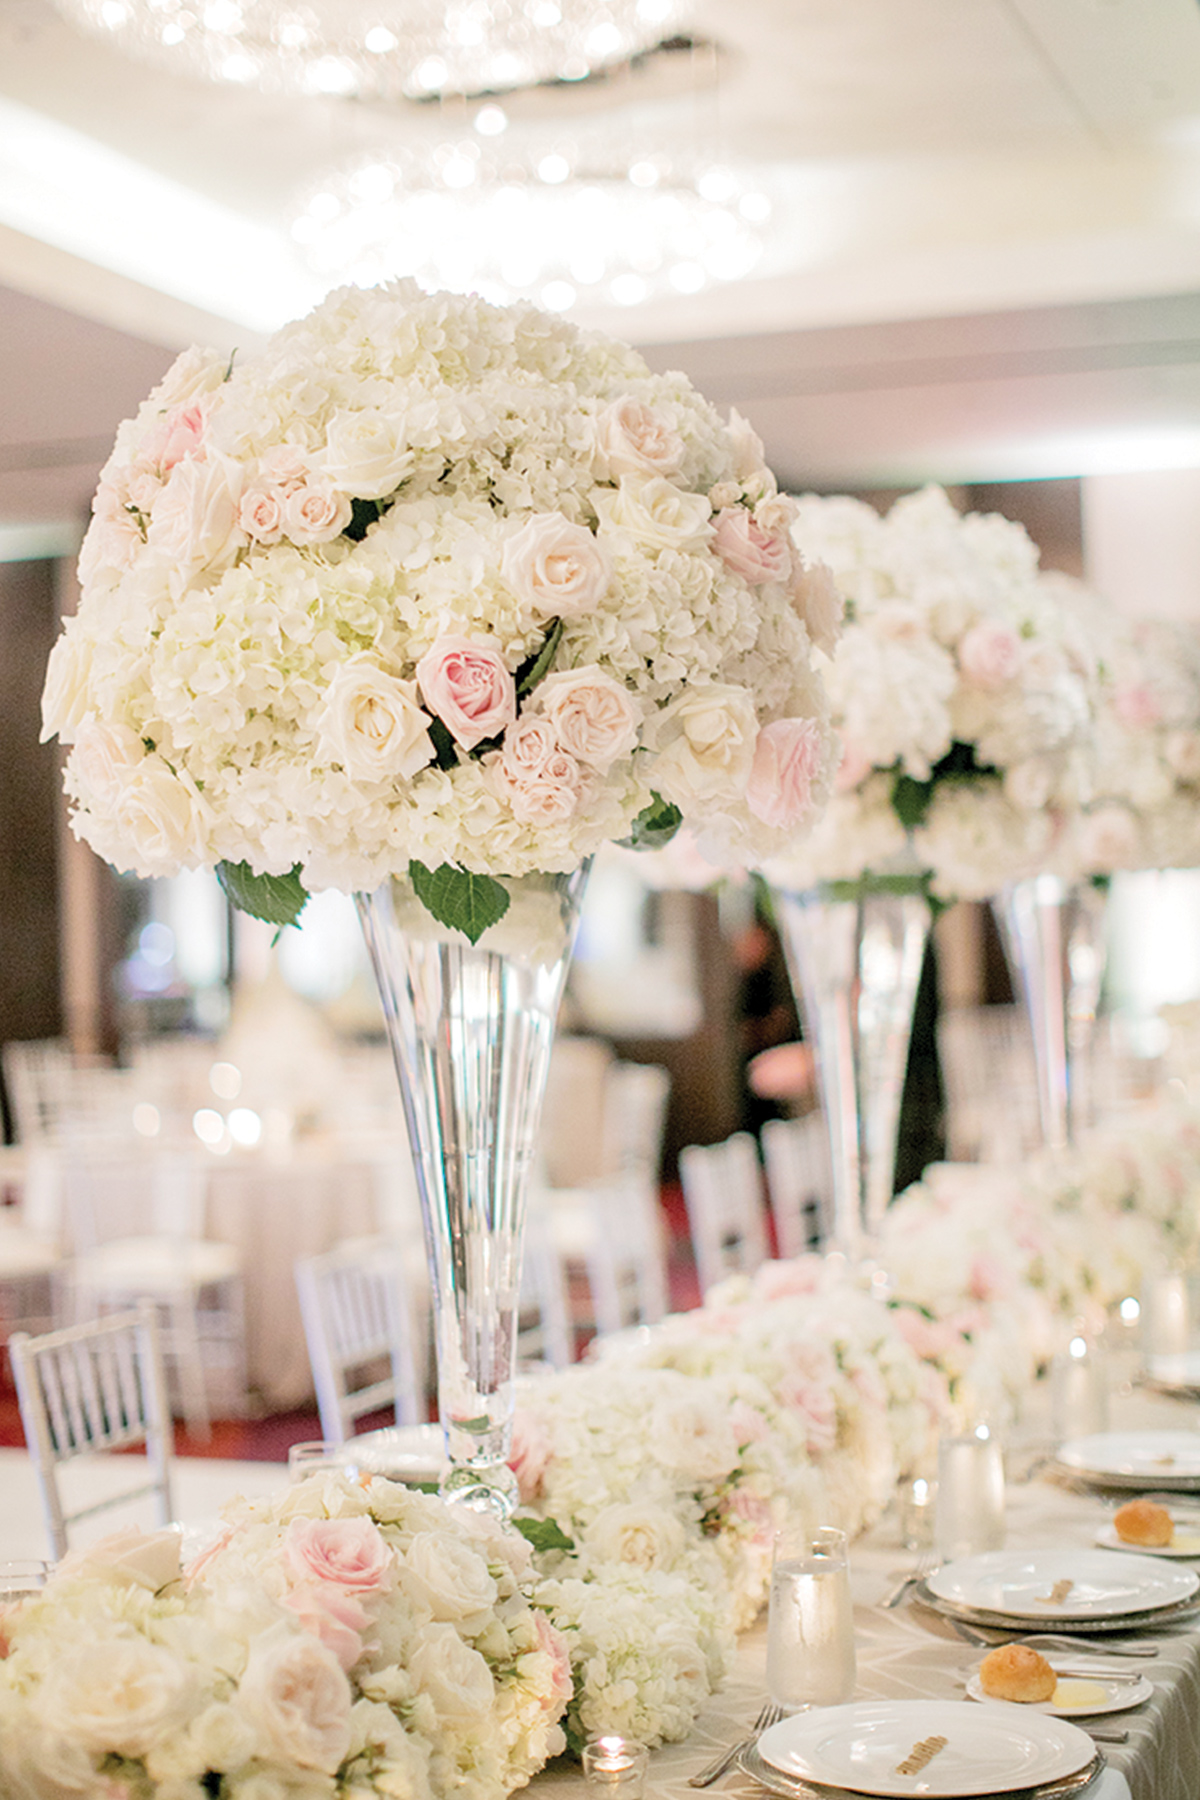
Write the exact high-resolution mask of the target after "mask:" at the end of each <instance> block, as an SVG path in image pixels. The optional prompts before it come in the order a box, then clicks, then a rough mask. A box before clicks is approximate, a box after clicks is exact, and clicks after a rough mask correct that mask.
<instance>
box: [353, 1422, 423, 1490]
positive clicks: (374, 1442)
mask: <svg viewBox="0 0 1200 1800" xmlns="http://www.w3.org/2000/svg"><path fill="white" fill-rule="evenodd" d="M342 1449H343V1451H344V1452H345V1453H346V1455H347V1459H348V1460H349V1459H350V1458H353V1460H354V1461H355V1462H357V1463H358V1465H359V1467H360V1468H363V1469H368V1470H369V1471H370V1472H371V1474H372V1475H387V1476H389V1477H390V1478H391V1480H393V1481H411V1482H421V1483H425V1484H428V1483H431V1482H438V1481H440V1480H441V1479H442V1476H443V1475H444V1474H445V1471H446V1440H445V1437H444V1435H443V1433H442V1428H441V1426H440V1425H388V1426H385V1427H384V1429H383V1430H382V1431H360V1432H359V1433H358V1435H357V1437H351V1438H347V1439H346V1442H345V1443H344V1444H343V1446H342Z"/></svg>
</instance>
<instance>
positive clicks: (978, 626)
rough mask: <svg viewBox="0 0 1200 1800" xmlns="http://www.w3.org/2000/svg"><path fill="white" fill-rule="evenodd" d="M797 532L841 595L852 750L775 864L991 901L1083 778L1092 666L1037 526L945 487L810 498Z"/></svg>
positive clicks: (842, 674) (1027, 861)
mask: <svg viewBox="0 0 1200 1800" xmlns="http://www.w3.org/2000/svg"><path fill="white" fill-rule="evenodd" d="M794 529H795V531H796V533H797V538H798V541H800V542H803V543H805V544H807V545H810V546H811V553H812V554H813V555H815V556H817V557H818V558H819V559H820V560H821V561H822V562H823V563H824V564H826V565H827V566H828V567H829V568H830V570H831V571H832V573H833V576H834V579H835V581H836V582H837V584H838V586H839V588H840V589H841V591H842V593H843V594H844V596H845V601H846V623H845V629H844V631H843V634H842V637H841V641H840V643H839V645H838V648H837V650H836V652H835V653H834V655H833V657H832V659H831V660H830V661H829V663H828V665H827V667H826V668H825V676H826V681H827V684H828V687H829V693H830V702H831V705H832V708H833V714H834V721H835V724H836V725H837V728H838V730H839V732H840V733H841V737H842V741H843V745H844V754H843V758H842V763H841V767H840V769H839V772H838V776H837V792H836V794H835V796H834V798H833V799H832V800H831V802H830V805H829V807H828V808H827V810H826V812H825V815H824V817H823V819H822V820H821V822H820V823H819V825H818V827H817V829H816V831H815V832H814V833H813V835H812V836H811V838H810V839H809V840H808V841H807V842H805V843H804V844H802V845H800V846H799V847H798V849H797V851H796V853H795V854H794V855H793V856H790V857H788V858H787V859H786V860H785V861H784V862H783V863H782V864H775V865H772V873H773V878H774V877H775V876H778V878H779V879H781V880H786V883H787V884H788V885H791V886H810V885H812V883H814V882H817V881H831V882H857V881H860V880H862V879H864V878H866V877H870V876H884V877H886V876H887V875H888V874H889V873H890V872H892V871H894V870H897V869H898V870H900V871H901V872H902V873H908V872H919V873H921V874H922V875H925V876H926V877H927V878H928V880H929V882H930V886H931V889H932V892H933V893H934V895H936V896H937V897H938V898H940V899H942V900H955V899H972V898H974V899H984V898H987V897H989V896H990V895H991V894H994V893H995V892H996V891H997V889H998V888H999V887H1000V885H1001V884H1002V883H1003V882H1004V881H1006V880H1011V879H1013V877H1014V875H1015V874H1017V873H1019V872H1021V871H1022V870H1033V869H1036V868H1038V867H1039V866H1040V864H1041V862H1042V860H1043V858H1044V857H1045V855H1046V854H1047V851H1048V848H1049V844H1050V836H1051V823H1050V816H1049V814H1048V811H1047V808H1048V807H1050V806H1051V804H1052V803H1053V802H1054V801H1055V800H1056V799H1059V798H1063V797H1073V796H1074V795H1075V793H1076V792H1077V787H1078V781H1079V774H1080V771H1079V768H1078V755H1079V752H1080V751H1081V750H1082V748H1083V746H1084V744H1085V740H1086V733H1087V728H1088V723H1089V718H1090V693H1091V684H1092V680H1093V667H1092V657H1091V654H1090V652H1089V649H1088V640H1087V637H1086V635H1085V633H1084V631H1083V630H1082V629H1081V628H1080V627H1079V624H1078V622H1077V620H1076V618H1075V617H1074V615H1073V614H1071V613H1069V612H1068V611H1067V610H1066V609H1064V608H1063V607H1062V606H1061V604H1060V603H1059V600H1058V597H1057V592H1056V589H1055V587H1054V585H1053V583H1050V582H1047V581H1046V580H1045V578H1044V577H1042V576H1041V575H1040V574H1039V570H1038V552H1037V547H1036V546H1035V545H1034V544H1033V542H1032V541H1031V539H1030V538H1029V537H1028V535H1027V533H1026V532H1025V531H1024V530H1023V528H1022V527H1021V526H1020V525H1016V524H1013V523H1011V522H1010V521H1009V520H1007V519H1003V518H1001V517H1000V516H999V515H995V514H991V515H985V514H981V513H967V514H960V513H958V512H956V511H955V509H954V507H953V506H952V505H951V503H950V501H949V499H948V497H947V496H946V494H945V493H944V492H943V491H942V490H941V489H940V488H925V489H923V490H922V491H921V492H919V493H915V494H910V495H907V496H905V498H903V499H901V500H898V501H897V502H896V504H895V505H894V506H893V507H892V508H891V510H890V511H889V512H888V513H887V514H886V515H885V516H883V517H881V516H880V515H879V514H878V513H877V512H876V511H875V510H874V508H872V507H870V506H868V505H867V504H866V503H865V502H862V501H858V500H852V499H845V498H831V499H821V498H818V497H816V496H807V497H805V498H803V499H802V500H801V501H800V502H799V512H798V515H797V519H796V524H795V528H794Z"/></svg>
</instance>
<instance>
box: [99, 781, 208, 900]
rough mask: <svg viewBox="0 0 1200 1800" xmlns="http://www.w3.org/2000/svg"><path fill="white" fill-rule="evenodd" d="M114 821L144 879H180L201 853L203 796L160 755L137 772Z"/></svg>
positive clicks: (116, 806) (123, 791)
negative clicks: (200, 801)
mask: <svg viewBox="0 0 1200 1800" xmlns="http://www.w3.org/2000/svg"><path fill="white" fill-rule="evenodd" d="M113 816H114V819H115V821H116V824H117V826H118V828H119V829H120V832H121V835H122V837H123V838H124V840H125V843H126V846H127V848H128V851H129V854H130V856H131V858H132V867H133V868H134V871H135V873H136V874H138V875H143V876H152V875H178V873H179V871H180V870H181V869H182V868H187V867H190V866H192V865H193V864H194V863H195V861H196V859H197V858H198V857H199V856H200V854H201V827H202V820H203V814H202V811H201V807H200V803H199V797H198V796H197V794H196V792H195V790H194V789H193V788H192V787H191V785H190V784H189V783H185V782H183V781H181V780H180V779H179V777H178V776H177V775H173V774H172V773H171V771H170V769H169V768H168V767H167V765H166V763H165V762H164V761H163V760H162V758H161V757H160V756H148V757H146V758H145V760H144V761H143V762H141V763H139V764H138V766H137V768H136V769H134V770H133V771H132V773H131V775H130V777H129V779H128V780H127V781H126V782H125V784H124V786H123V787H122V788H121V791H120V793H119V794H118V796H117V799H116V802H115V804H114V807H113Z"/></svg>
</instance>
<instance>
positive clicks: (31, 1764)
mask: <svg viewBox="0 0 1200 1800" xmlns="http://www.w3.org/2000/svg"><path fill="white" fill-rule="evenodd" d="M29 1723H30V1721H29V1716H28V1714H26V1715H25V1716H24V1718H23V1719H21V1721H20V1724H19V1725H18V1724H16V1723H15V1722H12V1723H10V1721H8V1720H5V1721H4V1722H3V1726H0V1794H4V1795H5V1796H6V1800H9V1797H11V1800H76V1796H78V1797H79V1800H88V1796H90V1795H94V1794H95V1793H96V1792H97V1785H98V1781H99V1779H100V1778H99V1777H98V1776H97V1773H96V1764H95V1761H94V1760H93V1758H92V1757H91V1756H89V1755H88V1753H87V1751H86V1750H85V1749H84V1747H83V1745H82V1744H81V1743H80V1741H79V1739H78V1737H76V1735H75V1733H74V1732H73V1731H72V1729H71V1726H70V1723H69V1722H67V1723H65V1724H60V1725H57V1726H55V1727H53V1728H52V1729H46V1728H43V1729H41V1730H39V1731H36V1732H33V1731H30V1730H29V1729H28V1726H29ZM22 1726H23V1727H24V1729H21V1727H22Z"/></svg>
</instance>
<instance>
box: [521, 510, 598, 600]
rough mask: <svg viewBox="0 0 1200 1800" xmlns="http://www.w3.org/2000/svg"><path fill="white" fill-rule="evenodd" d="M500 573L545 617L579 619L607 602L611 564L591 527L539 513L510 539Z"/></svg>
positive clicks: (554, 515)
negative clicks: (603, 600) (603, 602)
mask: <svg viewBox="0 0 1200 1800" xmlns="http://www.w3.org/2000/svg"><path fill="white" fill-rule="evenodd" d="M500 573H501V574H502V575H503V577H504V579H505V581H506V582H507V583H508V585H509V587H510V588H511V589H512V591H513V593H514V594H516V595H517V597H518V599H521V600H523V601H524V602H525V603H526V605H527V606H530V607H532V608H533V610H534V611H535V612H536V613H539V614H540V615H541V616H542V617H543V618H552V617H554V618H560V619H578V618H581V617H582V616H583V615H584V614H585V613H588V612H590V611H591V610H592V609H593V608H594V607H595V606H596V605H597V603H598V602H599V601H600V600H602V599H603V598H604V595H605V593H606V592H607V590H608V584H609V582H610V580H611V579H612V566H611V564H610V562H609V559H608V554H607V552H606V551H605V549H604V548H603V546H602V545H601V544H599V543H598V542H597V541H596V538H595V537H594V536H593V534H592V533H591V532H590V531H589V530H588V528H587V526H586V525H573V524H572V523H571V521H570V520H569V519H565V518H564V517H563V515H562V514H561V513H534V515H533V517H532V518H531V519H527V520H526V522H525V524H524V525H522V526H521V529H520V530H519V531H516V532H514V533H513V535H512V537H510V538H508V539H506V540H505V544H504V550H503V553H502V555H501V558H500Z"/></svg>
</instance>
